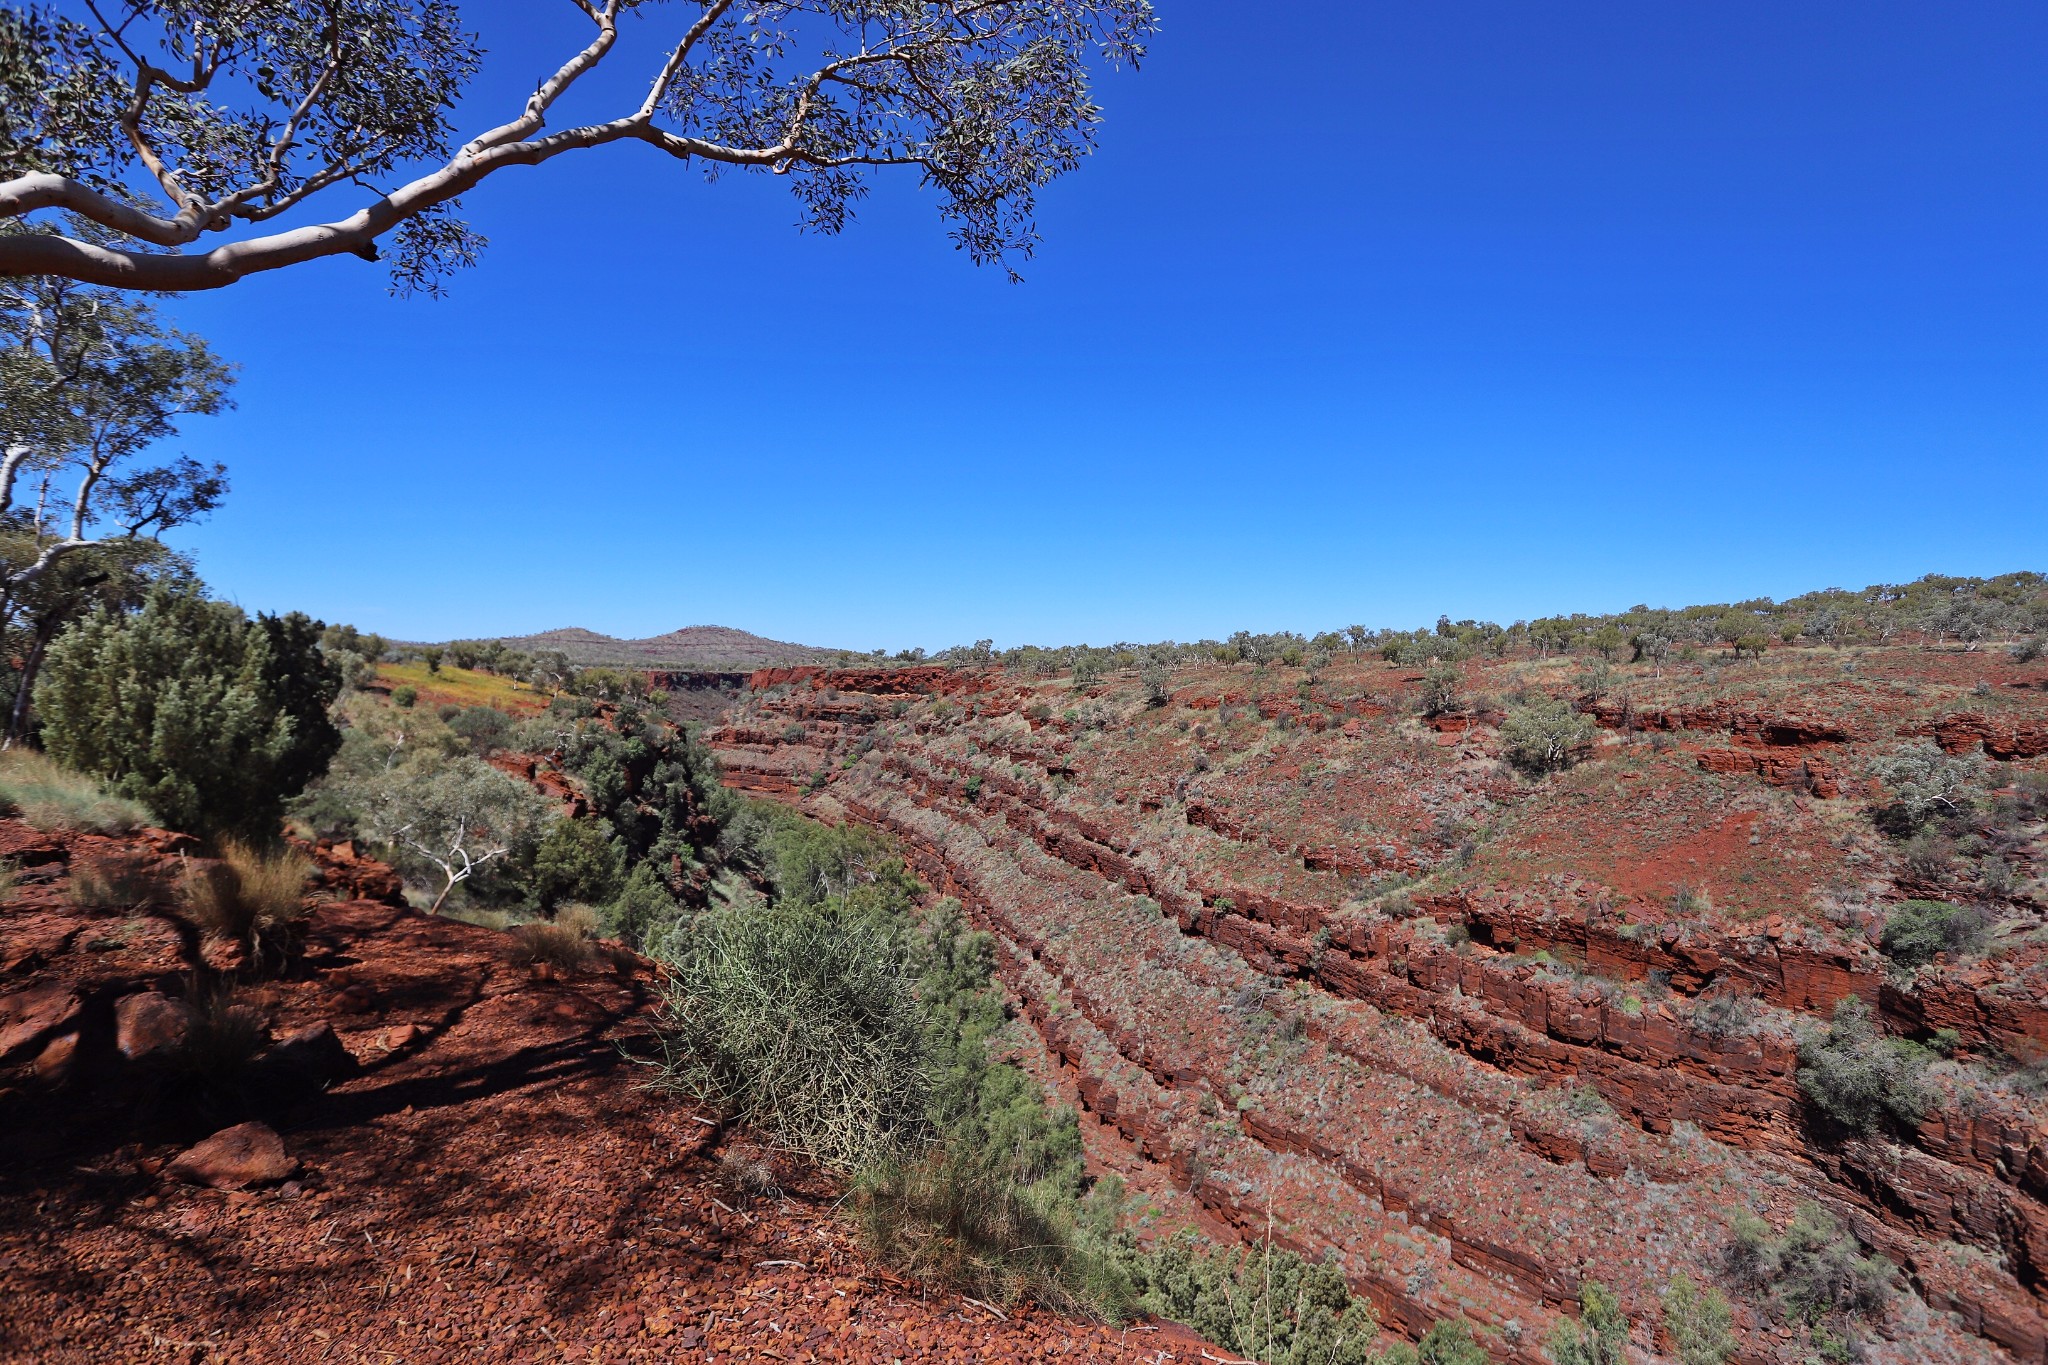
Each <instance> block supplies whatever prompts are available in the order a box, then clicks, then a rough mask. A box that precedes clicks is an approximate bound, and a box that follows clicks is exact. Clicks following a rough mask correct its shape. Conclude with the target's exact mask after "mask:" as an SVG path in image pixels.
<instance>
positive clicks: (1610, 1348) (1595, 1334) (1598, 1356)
mask: <svg viewBox="0 0 2048 1365" xmlns="http://www.w3.org/2000/svg"><path fill="white" fill-rule="evenodd" d="M1544 1345H1545V1347H1546V1348H1547V1349H1548V1350H1549V1352H1550V1358H1551V1359H1552V1360H1554V1361H1556V1362H1557V1365H1626V1362H1627V1359H1628V1354H1627V1352H1628V1315H1627V1314H1626V1313H1624V1312H1622V1311H1621V1300H1620V1299H1618V1298H1616V1297H1615V1296H1614V1291H1613V1290H1611V1289H1609V1288H1608V1287H1607V1286H1606V1285H1603V1284H1601V1283H1600V1282H1599V1281H1598V1280H1587V1281H1586V1282H1585V1283H1584V1284H1583V1285H1581V1286H1580V1287H1579V1320H1578V1321H1577V1322H1560V1323H1558V1324H1557V1326H1556V1327H1554V1328H1552V1329H1551V1332H1550V1339H1549V1340H1548V1341H1547V1342H1545V1343H1544Z"/></svg>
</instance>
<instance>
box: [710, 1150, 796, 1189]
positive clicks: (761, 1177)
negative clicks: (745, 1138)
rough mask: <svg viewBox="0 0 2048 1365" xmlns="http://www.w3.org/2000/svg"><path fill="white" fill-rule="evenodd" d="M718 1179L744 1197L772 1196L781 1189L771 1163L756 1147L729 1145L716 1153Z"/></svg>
mask: <svg viewBox="0 0 2048 1365" xmlns="http://www.w3.org/2000/svg"><path fill="white" fill-rule="evenodd" d="M718 1183H719V1184H720V1185H722V1186H724V1188H725V1189H726V1190H727V1191H728V1192H729V1193H731V1194H736V1195H739V1196H740V1197H742V1198H745V1199H774V1198H776V1197H777V1196H779V1195H780V1194H781V1193H782V1185H781V1183H780V1182H779V1181H777V1180H776V1178H775V1167H774V1166H772V1165H770V1164H769V1162H768V1154H767V1153H766V1152H763V1151H762V1150H761V1149H760V1148H758V1147H751V1146H747V1147H733V1148H730V1149H728V1150H726V1151H724V1152H721V1153H720V1154H719V1157H718Z"/></svg>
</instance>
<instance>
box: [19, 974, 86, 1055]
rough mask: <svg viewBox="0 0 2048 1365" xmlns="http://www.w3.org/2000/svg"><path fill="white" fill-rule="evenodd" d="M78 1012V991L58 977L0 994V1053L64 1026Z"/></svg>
mask: <svg viewBox="0 0 2048 1365" xmlns="http://www.w3.org/2000/svg"><path fill="white" fill-rule="evenodd" d="M77 1014H78V993H77V992H76V991H73V990H72V989H71V988H70V987H69V986H67V985H66V984H65V983H63V982H61V981H45V982H42V983H41V984H39V985H34V986H30V987H28V988H27V989H26V990H19V991H15V992H13V993H11V994H9V995H6V996H0V1057H5V1056H7V1055H8V1054H9V1053H11V1052H13V1051H15V1050H16V1049H18V1048H26V1047H28V1046H30V1045H31V1044H33V1043H35V1042H36V1040H38V1039H40V1038H43V1037H45V1036H47V1035H49V1034H50V1033H53V1032H55V1031H57V1030H58V1029H61V1028H64V1027H66V1026H67V1025H68V1024H70V1022H71V1021H72V1019H74V1018H75V1017H76V1016H77Z"/></svg>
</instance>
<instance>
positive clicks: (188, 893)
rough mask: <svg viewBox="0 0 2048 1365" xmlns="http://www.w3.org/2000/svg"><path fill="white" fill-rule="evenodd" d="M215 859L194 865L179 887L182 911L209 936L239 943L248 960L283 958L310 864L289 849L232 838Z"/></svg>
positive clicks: (301, 911)
mask: <svg viewBox="0 0 2048 1365" xmlns="http://www.w3.org/2000/svg"><path fill="white" fill-rule="evenodd" d="M220 853H221V856H220V858H219V859H218V860H217V861H214V862H210V863H201V864H197V865H194V866H193V867H192V868H191V869H190V870H189V871H187V873H186V874H185V878H184V881H183V883H182V884H181V885H180V887H179V899H180V901H181V902H182V904H183V907H184V911H185V915H186V917H187V918H188V919H190V920H191V921H192V922H193V923H194V924H196V925H198V926H199V928H200V929H201V930H202V931H203V932H204V933H206V934H207V935H208V936H209V937H211V938H217V939H224V940H227V941H229V942H232V943H239V944H241V945H242V947H243V949H244V950H245V951H246V952H247V953H248V954H249V957H250V959H251V960H252V961H260V960H262V959H264V958H266V957H279V958H281V957H283V956H284V955H285V954H287V953H288V952H289V951H290V949H291V946H292V941H293V939H294V937H295V936H296V934H297V931H298V926H299V922H300V921H301V920H302V919H303V918H304V917H305V914H306V900H305V897H306V886H307V883H309V882H310V881H312V879H313V862H312V859H310V858H308V857H306V855H305V854H303V853H300V852H299V851H298V850H297V849H293V848H279V849H272V850H267V851H264V850H258V849H253V848H250V847H248V846H247V845H245V844H239V843H235V842H233V841H227V842H224V843H223V844H222V845H221V850H220Z"/></svg>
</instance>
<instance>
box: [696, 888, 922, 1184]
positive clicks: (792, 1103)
mask: <svg viewBox="0 0 2048 1365" xmlns="http://www.w3.org/2000/svg"><path fill="white" fill-rule="evenodd" d="M674 951H675V956H674V958H673V960H672V961H671V963H670V966H671V979H670V985H669V989H668V994H667V997H666V999H665V1001H664V1002H663V1007H662V1021H663V1044H664V1046H663V1057H662V1060H661V1061H660V1062H659V1064H658V1071H657V1080H656V1083H657V1084H658V1085H661V1086H663V1087H664V1088H667V1089H670V1090H674V1091H678V1092H681V1093H684V1094H688V1095H691V1096H694V1097H697V1098H701V1099H703V1100H705V1101H708V1102H710V1103H712V1104H715V1105H718V1106H719V1107H720V1108H721V1109H723V1110H724V1111H725V1112H726V1113H727V1114H728V1115H729V1116H731V1117H733V1118H735V1119H737V1120H739V1121H741V1122H744V1123H747V1124H749V1125H751V1126H753V1127H755V1128H758V1129H760V1130H761V1131H763V1132H766V1133H769V1134H771V1135H772V1136H773V1137H774V1139H775V1140H776V1141H777V1142H778V1143H779V1144H780V1145H781V1146H783V1147H785V1148H787V1149H788V1150H790V1151H793V1152H797V1153H800V1154H802V1155H804V1156H807V1157H810V1158H811V1159H813V1160H816V1161H819V1162H822V1163H824V1164H826V1165H830V1166H836V1167H839V1168H841V1169H846V1170H856V1169H859V1168H861V1167H862V1166H865V1165H868V1164H871V1163H874V1162H878V1161H883V1160H886V1159H888V1158H890V1157H891V1156H893V1155H894V1154H895V1153H897V1152H898V1151H901V1150H903V1149H905V1148H907V1147H909V1146H910V1145H911V1144H912V1143H913V1142H914V1141H915V1140H916V1139H918V1138H920V1137H921V1136H923V1135H924V1134H925V1133H926V1132H927V1131H928V1126H929V1125H928V1121H927V1116H926V1101H927V1097H928V1095H929V1093H930V1088H931V1082H930V1078H929V1076H928V1075H927V1073H926V1069H925V1068H926V1059H925V1045H924V1022H925V1021H924V1015H923V1012H922V1011H921V1010H920V1009H919V1007H918V1002H917V998H916V995H915V993H914V991H913V983H912V978H911V977H910V974H909V972H908V970H907V967H906V963H905V960H904V955H903V952H902V950H901V946H900V943H899V942H898V940H897V939H896V937H895V936H894V935H892V934H890V933H889V932H887V931H886V930H885V929H883V928H881V927H878V926H876V925H874V924H872V923H869V922H866V921H854V920H849V919H846V918H841V917H839V916H835V915H831V914H828V913H825V912H824V911H822V910H820V909H814V908H811V907H802V906H794V907H792V906H776V907H774V908H772V909H770V910H768V911H766V912H759V911H756V912H751V913H749V912H745V911H741V910H736V909H725V910H718V911H713V912H712V913H710V914H707V915H705V916H704V917H703V918H701V919H700V920H699V921H698V922H697V926H696V932H694V933H693V934H691V935H690V936H689V937H688V939H687V940H685V941H683V942H681V943H678V944H677V945H675V950H674Z"/></svg>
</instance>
